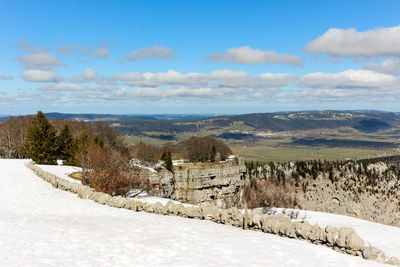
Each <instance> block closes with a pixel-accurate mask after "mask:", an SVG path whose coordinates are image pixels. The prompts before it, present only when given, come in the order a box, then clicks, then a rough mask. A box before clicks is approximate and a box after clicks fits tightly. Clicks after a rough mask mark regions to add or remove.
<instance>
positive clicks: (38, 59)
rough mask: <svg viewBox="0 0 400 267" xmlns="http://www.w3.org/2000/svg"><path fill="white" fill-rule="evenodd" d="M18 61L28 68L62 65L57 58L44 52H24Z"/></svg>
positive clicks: (48, 67)
mask: <svg viewBox="0 0 400 267" xmlns="http://www.w3.org/2000/svg"><path fill="white" fill-rule="evenodd" d="M19 61H20V62H21V63H22V64H24V65H25V66H26V67H27V68H29V69H50V68H53V67H56V66H61V65H63V63H62V62H61V61H60V60H59V59H58V58H56V57H55V56H53V55H51V54H49V53H46V52H38V53H31V54H26V55H25V56H23V57H22V58H20V59H19Z"/></svg>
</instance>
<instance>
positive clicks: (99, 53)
mask: <svg viewBox="0 0 400 267" xmlns="http://www.w3.org/2000/svg"><path fill="white" fill-rule="evenodd" d="M82 53H83V54H85V55H87V56H90V57H98V58H107V57H108V56H109V55H110V50H109V49H108V47H107V46H101V47H98V48H93V49H87V48H86V49H83V50H82Z"/></svg>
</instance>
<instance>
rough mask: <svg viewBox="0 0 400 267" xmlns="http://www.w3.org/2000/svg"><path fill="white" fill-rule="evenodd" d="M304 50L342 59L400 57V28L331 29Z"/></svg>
mask: <svg viewBox="0 0 400 267" xmlns="http://www.w3.org/2000/svg"><path fill="white" fill-rule="evenodd" d="M305 50H306V51H308V52H313V53H327V54H329V55H331V56H343V57H353V56H361V57H379V56H400V26H396V27H392V28H376V29H373V30H369V31H365V32H358V31H357V30H356V29H353V28H350V29H347V30H343V29H337V28H331V29H329V30H328V31H326V32H325V33H324V34H323V35H321V36H319V37H318V38H317V39H315V40H314V41H312V42H310V43H309V44H307V46H306V47H305Z"/></svg>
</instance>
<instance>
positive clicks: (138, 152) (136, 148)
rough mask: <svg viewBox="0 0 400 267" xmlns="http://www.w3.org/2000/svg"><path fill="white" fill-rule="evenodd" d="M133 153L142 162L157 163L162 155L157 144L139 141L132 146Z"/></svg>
mask: <svg viewBox="0 0 400 267" xmlns="http://www.w3.org/2000/svg"><path fill="white" fill-rule="evenodd" d="M131 153H132V155H134V157H135V158H136V159H138V160H140V161H142V162H147V163H151V164H152V163H156V162H158V160H159V159H160V157H161V150H160V149H159V148H158V147H156V146H155V145H151V144H146V143H143V142H139V143H137V144H135V145H133V146H132V147H131Z"/></svg>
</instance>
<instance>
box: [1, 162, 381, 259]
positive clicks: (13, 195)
mask: <svg viewBox="0 0 400 267" xmlns="http://www.w3.org/2000/svg"><path fill="white" fill-rule="evenodd" d="M26 162H27V161H24V160H0V184H1V186H0V265H1V266H131V265H134V266H205V265H207V266H387V265H383V264H379V263H376V262H372V261H366V260H363V259H362V258H360V257H354V256H349V255H345V254H341V253H338V252H335V251H333V250H332V249H330V248H326V247H322V246H317V245H313V244H310V243H308V242H305V241H299V240H294V239H288V238H282V237H279V236H275V235H270V234H265V233H262V232H255V231H244V230H241V229H238V228H234V227H231V226H227V225H220V224H216V223H213V222H210V221H200V220H190V219H184V218H180V217H174V216H162V215H155V214H147V213H135V212H132V211H130V210H123V209H117V208H111V207H107V206H102V205H99V204H96V203H94V202H93V201H90V200H83V199H79V198H77V196H76V195H74V194H72V193H69V192H64V191H61V190H58V189H55V188H53V187H52V186H51V185H50V184H49V183H46V182H44V181H43V180H41V179H40V178H39V177H37V176H36V175H35V174H34V173H33V172H32V171H31V170H30V169H28V168H27V167H25V163H26ZM370 230H371V231H374V229H370Z"/></svg>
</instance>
